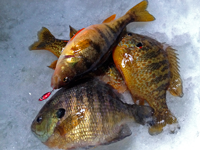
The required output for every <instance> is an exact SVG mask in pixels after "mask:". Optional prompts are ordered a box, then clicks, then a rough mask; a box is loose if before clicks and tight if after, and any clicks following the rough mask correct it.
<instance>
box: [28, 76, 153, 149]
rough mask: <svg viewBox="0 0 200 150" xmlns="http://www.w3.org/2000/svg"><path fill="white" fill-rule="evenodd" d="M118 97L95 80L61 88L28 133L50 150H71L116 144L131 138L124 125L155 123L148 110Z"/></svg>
mask: <svg viewBox="0 0 200 150" xmlns="http://www.w3.org/2000/svg"><path fill="white" fill-rule="evenodd" d="M120 97H121V95H120V94H119V93H118V92H116V90H114V89H113V88H112V87H111V86H109V85H107V84H105V83H103V82H100V81H98V80H95V79H92V80H88V81H87V80H86V81H82V83H80V84H77V83H76V84H75V85H73V86H72V87H67V88H66V87H65V88H62V89H60V90H59V91H58V92H57V93H56V94H55V95H54V96H52V98H51V99H50V100H49V101H48V102H47V103H46V104H45V105H44V106H43V108H42V109H41V110H40V112H39V113H38V115H37V116H36V118H35V119H34V120H33V123H32V126H31V129H32V132H33V133H34V135H35V136H36V137H38V138H39V139H40V140H41V141H42V142H43V143H44V144H45V145H47V146H49V147H50V148H61V149H72V148H78V147H91V146H97V145H104V144H109V143H113V142H116V141H119V140H121V139H123V138H125V137H127V136H130V135H131V131H130V129H129V127H128V126H127V123H129V122H138V123H140V124H145V123H149V122H148V120H150V122H151V123H153V122H154V121H155V120H154V117H153V110H152V108H151V107H149V106H137V105H135V104H134V105H128V104H126V103H123V102H122V101H121V99H120ZM61 110H62V111H61ZM64 110H65V113H63V111H64ZM58 114H59V115H58ZM38 118H41V119H40V120H39V119H38Z"/></svg>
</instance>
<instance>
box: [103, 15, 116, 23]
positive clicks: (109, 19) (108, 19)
mask: <svg viewBox="0 0 200 150" xmlns="http://www.w3.org/2000/svg"><path fill="white" fill-rule="evenodd" d="M115 17H116V14H113V15H112V16H110V17H108V18H107V19H105V20H104V21H103V23H108V22H111V21H113V20H115Z"/></svg>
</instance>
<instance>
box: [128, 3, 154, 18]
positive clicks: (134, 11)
mask: <svg viewBox="0 0 200 150" xmlns="http://www.w3.org/2000/svg"><path fill="white" fill-rule="evenodd" d="M147 6H148V2H147V1H146V0H144V1H142V2H140V3H139V4H137V5H136V6H134V7H133V8H131V9H130V10H129V11H128V12H127V13H126V15H130V16H131V18H132V19H131V21H134V22H137V21H144V22H146V21H153V20H155V18H154V16H152V15H151V14H150V13H149V12H148V11H147V10H146V8H147Z"/></svg>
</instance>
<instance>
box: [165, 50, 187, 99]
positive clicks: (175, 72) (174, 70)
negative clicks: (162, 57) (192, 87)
mask: <svg viewBox="0 0 200 150" xmlns="http://www.w3.org/2000/svg"><path fill="white" fill-rule="evenodd" d="M166 53H167V57H168V60H169V65H170V66H169V68H170V72H171V75H170V85H169V88H168V91H169V92H170V93H171V94H172V95H173V96H179V97H182V96H183V85H182V80H181V76H180V74H179V65H178V56H177V53H176V50H175V49H173V48H171V47H170V46H168V47H167V48H166Z"/></svg>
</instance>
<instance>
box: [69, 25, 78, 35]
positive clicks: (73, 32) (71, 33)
mask: <svg viewBox="0 0 200 150" xmlns="http://www.w3.org/2000/svg"><path fill="white" fill-rule="evenodd" d="M69 29H70V33H69V37H70V38H72V37H73V36H74V35H75V34H76V33H77V32H78V30H76V29H74V28H73V27H72V26H70V25H69Z"/></svg>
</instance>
